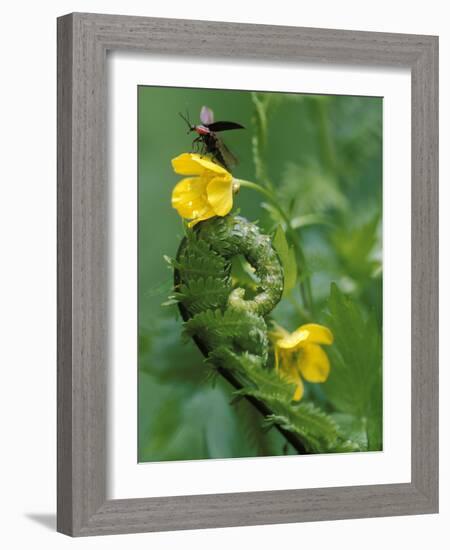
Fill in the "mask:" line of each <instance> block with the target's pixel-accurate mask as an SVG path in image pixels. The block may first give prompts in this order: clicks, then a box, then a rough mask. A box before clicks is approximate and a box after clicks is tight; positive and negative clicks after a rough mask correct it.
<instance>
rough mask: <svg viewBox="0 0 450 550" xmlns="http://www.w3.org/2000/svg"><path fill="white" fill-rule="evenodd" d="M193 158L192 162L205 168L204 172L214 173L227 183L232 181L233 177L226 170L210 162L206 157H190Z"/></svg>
mask: <svg viewBox="0 0 450 550" xmlns="http://www.w3.org/2000/svg"><path fill="white" fill-rule="evenodd" d="M191 156H192V157H193V160H194V161H195V162H196V163H197V164H198V165H199V166H202V167H203V168H205V169H206V170H209V171H211V172H214V173H216V174H220V175H221V176H222V177H223V178H225V179H227V180H228V181H231V180H232V179H233V176H232V175H231V174H230V172H228V170H226V169H225V168H224V167H223V166H220V164H216V163H215V162H213V161H212V160H210V159H209V158H208V157H203V156H201V155H195V154H192V155H191Z"/></svg>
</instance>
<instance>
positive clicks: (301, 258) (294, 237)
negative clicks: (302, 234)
mask: <svg viewBox="0 0 450 550" xmlns="http://www.w3.org/2000/svg"><path fill="white" fill-rule="evenodd" d="M235 182H236V183H237V184H238V185H240V186H241V187H246V188H247V189H253V190H254V191H257V192H258V193H260V194H261V195H263V196H264V197H266V199H268V200H269V201H270V204H271V205H272V206H273V207H274V208H275V209H276V211H277V212H278V213H279V214H280V217H281V218H282V219H283V221H284V223H285V224H286V233H287V234H288V235H289V237H290V239H291V241H292V243H293V245H294V248H295V252H296V255H297V259H298V263H299V264H300V266H301V269H302V270H303V269H304V268H305V266H306V258H305V254H304V251H303V247H302V244H301V241H300V238H299V235H298V233H297V232H296V231H295V229H294V228H293V227H292V225H291V220H290V219H289V216H288V215H287V214H286V212H285V211H284V210H283V209H282V208H281V206H280V205H279V202H278V200H277V197H276V196H275V194H274V193H273V192H272V191H271V190H270V189H268V188H267V187H263V186H262V185H259V184H257V183H255V182H253V181H248V180H241V179H235ZM300 292H301V294H302V299H303V302H304V304H305V307H306V309H307V310H308V313H309V315H310V316H312V317H313V316H314V302H313V297H312V290H311V280H310V277H309V275H308V276H307V277H305V279H304V280H303V281H301V282H300Z"/></svg>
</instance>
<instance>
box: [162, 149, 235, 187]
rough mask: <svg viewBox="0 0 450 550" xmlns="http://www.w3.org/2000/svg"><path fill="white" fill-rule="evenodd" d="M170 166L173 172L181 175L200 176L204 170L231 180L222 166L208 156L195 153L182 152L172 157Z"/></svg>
mask: <svg viewBox="0 0 450 550" xmlns="http://www.w3.org/2000/svg"><path fill="white" fill-rule="evenodd" d="M172 168H173V170H174V172H175V173H177V174H180V175H182V176H201V175H202V174H204V173H205V171H206V170H208V171H210V172H213V173H214V174H220V175H222V176H224V177H228V178H229V179H230V181H231V178H232V176H231V174H230V173H229V172H228V171H227V170H225V168H223V167H222V166H219V165H218V164H216V163H215V162H212V161H211V160H210V159H209V158H208V157H204V156H201V155H198V154H196V153H183V154H181V155H179V156H178V157H175V158H174V159H172Z"/></svg>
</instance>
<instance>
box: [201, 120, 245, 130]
mask: <svg viewBox="0 0 450 550" xmlns="http://www.w3.org/2000/svg"><path fill="white" fill-rule="evenodd" d="M207 126H208V128H209V129H210V130H211V131H212V132H224V131H225V130H240V129H244V126H242V124H238V123H237V122H227V121H225V120H221V121H218V122H212V123H211V124H208V125H207Z"/></svg>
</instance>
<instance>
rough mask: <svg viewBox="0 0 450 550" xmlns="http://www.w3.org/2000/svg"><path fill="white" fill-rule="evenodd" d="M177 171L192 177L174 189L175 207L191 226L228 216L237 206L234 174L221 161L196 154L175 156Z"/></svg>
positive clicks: (173, 203) (182, 181)
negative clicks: (234, 195) (235, 205)
mask: <svg viewBox="0 0 450 550" xmlns="http://www.w3.org/2000/svg"><path fill="white" fill-rule="evenodd" d="M172 167H173V169H174V171H175V173H177V174H181V175H182V176H189V177H187V178H184V179H182V180H181V181H179V182H178V183H177V185H176V186H175V187H174V190H173V191H172V206H173V208H175V209H176V210H177V211H178V214H180V216H181V217H183V218H186V219H190V220H191V221H190V222H189V224H188V225H189V227H192V226H193V225H195V224H196V223H198V222H200V221H202V220H207V219H208V218H212V217H214V216H226V215H227V214H228V212H230V210H231V208H232V207H233V190H234V189H233V176H232V175H231V174H230V173H229V172H228V171H227V170H225V168H223V167H222V166H220V165H219V164H216V163H215V162H213V161H212V160H210V159H209V158H207V157H202V156H200V155H197V154H194V153H183V154H182V155H180V156H178V157H176V158H174V159H172Z"/></svg>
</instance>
